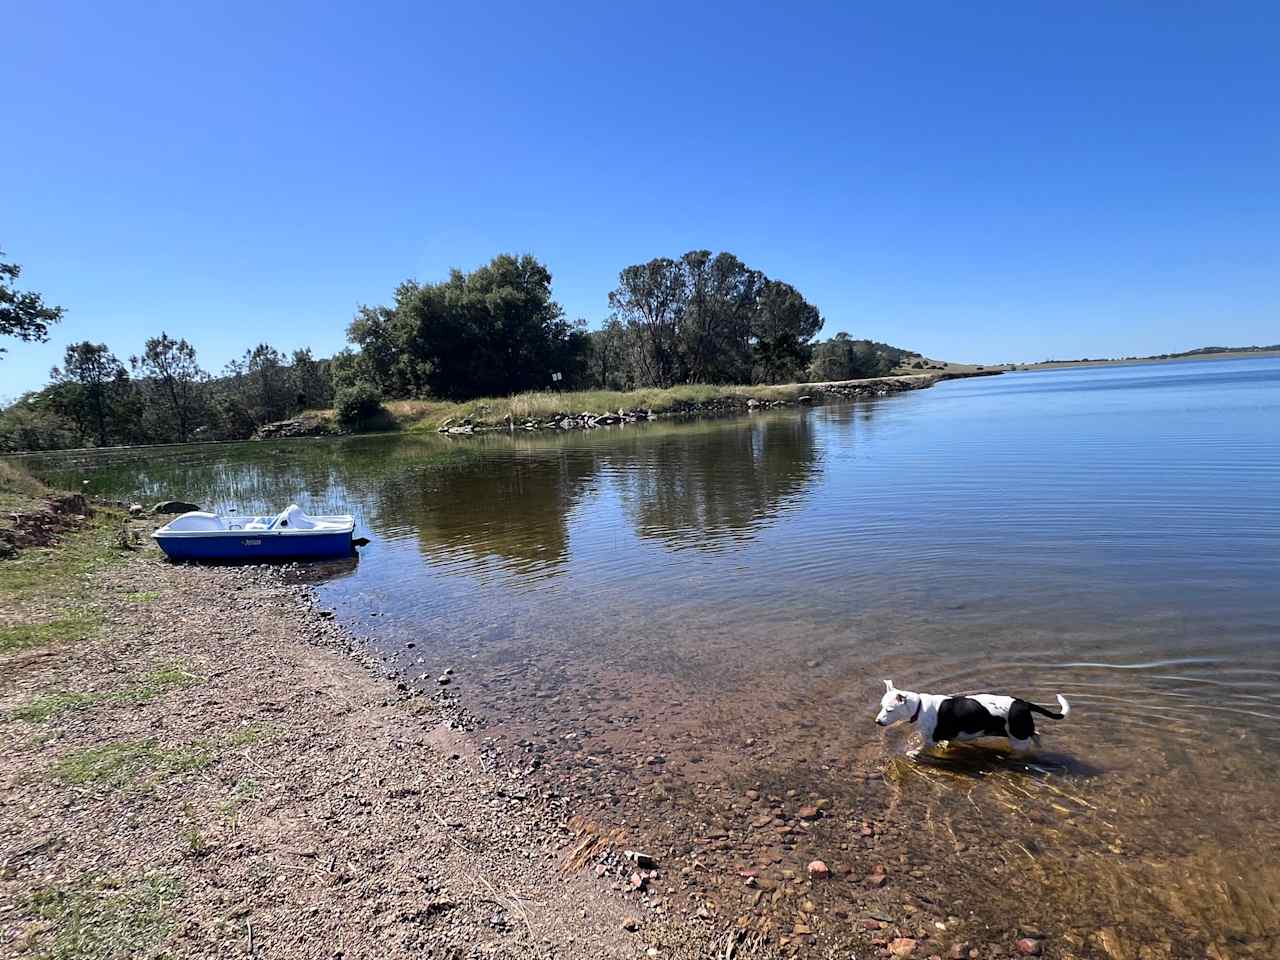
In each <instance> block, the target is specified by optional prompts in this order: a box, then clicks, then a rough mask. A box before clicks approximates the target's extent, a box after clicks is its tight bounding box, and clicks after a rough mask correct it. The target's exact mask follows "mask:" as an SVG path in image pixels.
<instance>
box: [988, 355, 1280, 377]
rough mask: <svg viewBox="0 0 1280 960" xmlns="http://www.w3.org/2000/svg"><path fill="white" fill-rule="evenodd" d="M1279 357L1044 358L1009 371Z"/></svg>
mask: <svg viewBox="0 0 1280 960" xmlns="http://www.w3.org/2000/svg"><path fill="white" fill-rule="evenodd" d="M1268 357H1280V350H1227V351H1223V352H1221V353H1198V354H1194V355H1192V356H1165V357H1125V358H1123V359H1111V360H1046V361H1042V362H1040V363H1026V364H1014V365H1013V366H1012V367H1008V368H1006V369H1008V370H1009V371H1010V372H1017V373H1035V372H1036V371H1037V370H1067V369H1070V368H1072V367H1139V366H1144V367H1145V366H1154V365H1157V364H1161V363H1194V362H1197V361H1201V360H1258V359H1265V358H1268Z"/></svg>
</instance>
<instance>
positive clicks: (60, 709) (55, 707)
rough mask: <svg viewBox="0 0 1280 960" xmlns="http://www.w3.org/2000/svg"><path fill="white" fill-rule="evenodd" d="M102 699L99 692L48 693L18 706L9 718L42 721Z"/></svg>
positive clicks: (28, 721)
mask: <svg viewBox="0 0 1280 960" xmlns="http://www.w3.org/2000/svg"><path fill="white" fill-rule="evenodd" d="M101 700H102V694H100V693H70V692H60V693H49V694H46V695H44V696H42V697H36V698H35V699H34V700H32V701H31V702H30V703H29V704H27V705H26V706H25V707H19V708H18V709H17V710H14V711H13V712H12V713H10V714H9V718H10V719H11V720H25V721H26V722H27V723H44V722H45V721H47V720H52V719H53V718H54V717H58V716H61V715H62V714H64V713H74V712H75V711H77V710H84V709H85V708H86V707H91V706H93V705H94V704H95V703H99V702H101Z"/></svg>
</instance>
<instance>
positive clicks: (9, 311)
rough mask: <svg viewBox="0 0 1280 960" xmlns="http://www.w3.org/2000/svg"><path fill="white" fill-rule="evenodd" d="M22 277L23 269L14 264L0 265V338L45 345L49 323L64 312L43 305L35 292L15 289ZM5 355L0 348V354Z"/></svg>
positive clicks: (57, 318) (2, 252)
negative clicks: (14, 338)
mask: <svg viewBox="0 0 1280 960" xmlns="http://www.w3.org/2000/svg"><path fill="white" fill-rule="evenodd" d="M3 255H4V251H3V250H0V256H3ZM21 275H22V267H20V266H18V265H17V264H16V263H3V262H0V336H5V337H17V338H18V339H19V340H25V341H27V342H32V341H34V342H36V343H44V342H45V341H46V340H48V339H49V326H50V324H54V323H57V322H58V321H59V320H61V319H62V314H63V312H64V311H63V309H62V307H49V306H46V305H45V303H44V300H42V299H41V297H40V294H38V293H31V292H30V291H26V292H24V291H21V290H17V289H15V288H14V287H13V286H12V285H13V284H14V283H15V282H16V281H17V279H18V277H19V276H21ZM4 352H5V348H4V347H0V353H4Z"/></svg>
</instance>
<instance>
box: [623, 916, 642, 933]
mask: <svg viewBox="0 0 1280 960" xmlns="http://www.w3.org/2000/svg"><path fill="white" fill-rule="evenodd" d="M622 929H623V930H629V931H632V932H634V931H636V930H638V929H640V921H639V920H638V919H636V918H635V917H627V919H625V920H623V921H622Z"/></svg>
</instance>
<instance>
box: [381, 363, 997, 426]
mask: <svg viewBox="0 0 1280 960" xmlns="http://www.w3.org/2000/svg"><path fill="white" fill-rule="evenodd" d="M978 372H981V368H972V367H960V366H957V365H951V368H950V369H946V370H941V371H931V372H929V373H918V372H917V373H910V374H895V375H893V376H888V377H873V378H870V379H866V380H842V381H836V382H832V383H787V384H777V385H761V384H757V385H745V386H733V385H729V386H716V385H708V384H683V385H680V386H675V387H668V388H666V389H660V388H657V387H653V388H647V389H643V390H630V391H626V392H620V391H615V390H581V391H576V392H571V393H554V392H551V391H536V392H531V393H520V394H516V395H514V396H511V397H480V398H478V399H475V400H469V401H466V402H464V403H451V402H449V401H447V400H393V401H390V402H388V403H387V404H386V408H387V411H388V413H390V414H391V417H392V418H393V419H394V422H395V425H396V427H397V428H398V429H402V430H437V429H439V428H440V426H441V425H442V424H445V423H447V422H461V421H464V420H470V421H471V422H472V423H473V424H474V425H476V426H478V427H485V426H488V427H497V426H502V425H505V424H506V423H508V422H509V421H510V422H515V423H517V424H519V423H522V422H524V421H527V420H546V419H548V418H551V417H554V416H556V415H557V414H569V415H572V416H577V415H579V414H582V413H584V412H590V413H592V414H595V415H600V414H604V413H616V412H617V411H619V410H626V411H636V410H639V411H650V412H652V413H654V414H655V415H657V416H662V415H665V414H673V413H686V412H697V411H698V410H699V409H706V410H712V409H714V408H717V407H721V408H722V407H732V406H741V407H743V408H745V407H746V405H747V402H748V401H750V400H756V401H758V402H760V403H762V404H763V403H776V402H782V403H794V402H795V401H796V400H797V399H799V398H800V397H804V396H810V397H813V398H814V399H815V400H820V399H822V397H823V395H824V394H828V393H831V392H833V391H835V390H850V389H855V388H858V387H874V386H875V385H877V384H881V385H887V386H891V387H895V388H898V389H902V388H908V387H920V386H928V385H930V384H932V383H934V382H936V381H937V380H940V379H946V378H950V377H958V376H972V375H974V374H975V373H978ZM991 372H996V371H991Z"/></svg>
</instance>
